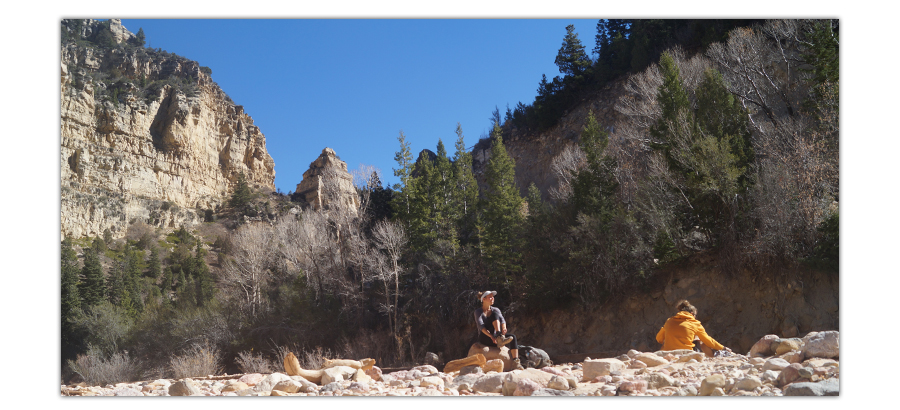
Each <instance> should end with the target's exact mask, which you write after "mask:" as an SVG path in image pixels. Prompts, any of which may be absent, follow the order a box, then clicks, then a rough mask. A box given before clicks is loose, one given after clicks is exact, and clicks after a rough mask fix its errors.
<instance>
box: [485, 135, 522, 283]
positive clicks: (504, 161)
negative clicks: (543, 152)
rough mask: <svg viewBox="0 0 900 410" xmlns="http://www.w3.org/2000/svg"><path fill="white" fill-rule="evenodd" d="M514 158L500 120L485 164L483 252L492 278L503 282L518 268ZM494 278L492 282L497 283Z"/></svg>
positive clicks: (518, 197)
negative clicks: (505, 142) (510, 154)
mask: <svg viewBox="0 0 900 410" xmlns="http://www.w3.org/2000/svg"><path fill="white" fill-rule="evenodd" d="M515 166H516V164H515V161H513V159H512V158H511V157H510V156H509V155H508V154H507V153H506V147H504V146H503V136H502V134H501V130H500V124H499V123H494V130H493V132H492V133H491V158H490V160H488V166H487V172H486V176H487V185H488V190H487V192H485V204H484V239H483V246H484V254H485V257H486V259H487V261H488V263H489V265H490V266H491V273H490V276H491V279H493V280H494V281H496V282H500V283H498V284H501V283H502V284H505V283H506V282H507V281H508V280H509V278H510V275H513V274H515V273H517V272H519V271H520V270H521V266H520V259H521V253H520V249H519V248H520V243H521V237H520V234H521V232H520V230H521V227H522V222H523V221H524V217H523V215H522V204H523V202H524V200H523V199H522V197H521V195H519V189H518V188H517V187H516V180H515V177H516V173H515V172H516V171H515ZM496 282H495V283H496Z"/></svg>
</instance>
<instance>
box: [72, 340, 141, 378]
mask: <svg viewBox="0 0 900 410" xmlns="http://www.w3.org/2000/svg"><path fill="white" fill-rule="evenodd" d="M68 364H69V367H70V368H72V371H74V372H75V373H78V375H79V376H81V378H82V379H84V382H85V383H87V384H89V385H92V386H105V385H107V384H114V383H121V382H130V381H134V380H138V379H139V378H140V377H139V373H140V370H139V368H140V366H139V365H138V363H137V362H136V361H135V360H134V359H132V358H131V357H129V356H128V353H114V354H112V355H111V356H110V357H109V358H104V357H103V355H102V353H100V351H99V350H98V349H94V348H89V349H88V352H87V354H83V355H81V354H80V355H78V357H77V358H76V359H75V360H74V361H72V360H69V361H68Z"/></svg>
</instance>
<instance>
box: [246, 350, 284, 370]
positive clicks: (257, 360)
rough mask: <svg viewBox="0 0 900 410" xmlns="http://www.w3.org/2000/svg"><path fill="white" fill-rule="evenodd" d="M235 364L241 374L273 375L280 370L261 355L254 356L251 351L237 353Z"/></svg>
mask: <svg viewBox="0 0 900 410" xmlns="http://www.w3.org/2000/svg"><path fill="white" fill-rule="evenodd" d="M235 362H236V363H237V366H238V369H240V370H241V372H242V373H273V372H275V371H278V370H280V369H281V366H280V365H279V366H276V365H275V363H273V362H272V361H270V360H267V359H266V358H265V357H263V356H262V355H261V354H254V353H253V352H252V351H250V352H247V351H243V352H240V353H238V357H237V359H235Z"/></svg>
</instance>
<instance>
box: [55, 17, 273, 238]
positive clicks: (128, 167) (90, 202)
mask: <svg viewBox="0 0 900 410" xmlns="http://www.w3.org/2000/svg"><path fill="white" fill-rule="evenodd" d="M99 26H100V24H99V22H97V21H94V20H85V21H83V23H81V24H79V25H78V26H77V27H78V29H79V30H81V31H82V33H83V34H87V35H88V36H89V35H90V33H91V32H92V31H96V30H99V29H101V28H99ZM63 29H64V30H65V29H66V26H65V24H64V25H63ZM110 30H111V31H112V33H113V35H114V37H115V38H116V39H118V40H119V41H120V42H122V41H125V40H127V39H128V38H130V37H131V36H132V34H131V33H130V32H128V31H127V30H126V29H125V28H124V27H122V26H121V23H119V22H118V21H117V20H112V21H111V22H110ZM60 59H61V66H60V92H61V99H60V124H61V129H60V170H61V175H60V177H61V185H62V186H61V195H60V196H61V211H62V212H61V226H60V230H61V235H69V236H73V237H84V236H100V235H102V233H103V231H104V230H106V229H109V230H110V232H111V233H112V235H113V237H119V236H122V235H123V234H124V233H125V230H126V229H127V227H128V225H129V224H131V223H134V222H137V221H141V222H145V223H148V224H150V225H153V226H157V227H164V228H176V227H178V226H181V225H186V226H191V225H194V224H197V223H200V222H202V218H203V211H204V210H206V209H214V208H217V207H219V206H220V205H221V204H222V203H223V202H224V201H225V200H226V199H227V197H228V195H229V194H230V192H231V190H232V189H233V187H234V185H235V184H236V182H237V178H238V175H239V174H241V173H244V174H245V176H246V179H247V181H248V183H250V184H251V185H253V186H255V187H257V188H261V189H268V190H274V189H275V188H274V180H275V170H274V167H275V164H274V161H273V160H272V157H271V156H270V155H269V154H268V152H267V151H266V139H265V136H264V135H263V134H262V132H260V130H259V128H258V127H256V126H255V125H253V119H252V118H250V116H249V115H247V114H246V113H245V112H244V110H243V107H241V106H239V105H235V104H234V102H232V101H231V99H230V98H229V97H228V96H227V95H226V94H225V93H224V92H223V91H222V90H221V89H220V88H219V86H218V85H217V84H216V83H215V82H213V81H212V78H211V77H210V75H209V74H208V72H207V71H206V70H203V69H201V67H200V66H199V64H198V63H197V62H196V61H191V60H188V59H185V58H183V57H179V56H176V55H173V54H169V53H166V52H164V51H153V50H152V49H144V48H141V47H120V48H112V49H104V48H101V47H94V46H91V45H90V44H85V43H84V42H80V43H76V42H72V41H69V42H66V43H63V44H62V48H61V52H60Z"/></svg>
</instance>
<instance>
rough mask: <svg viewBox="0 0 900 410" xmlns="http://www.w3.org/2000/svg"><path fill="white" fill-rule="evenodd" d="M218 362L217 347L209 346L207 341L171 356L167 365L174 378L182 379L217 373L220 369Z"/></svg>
mask: <svg viewBox="0 0 900 410" xmlns="http://www.w3.org/2000/svg"><path fill="white" fill-rule="evenodd" d="M219 363H221V357H220V354H219V349H218V348H216V347H214V346H210V344H209V343H203V344H199V343H196V344H194V345H193V346H191V347H190V348H189V349H188V350H187V352H185V353H184V354H183V355H179V356H175V357H174V358H172V360H171V361H170V362H169V367H170V368H171V370H172V373H173V377H174V378H176V379H182V378H185V377H197V376H208V375H211V374H218V373H220V372H221V370H222V369H221V367H220V366H219Z"/></svg>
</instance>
